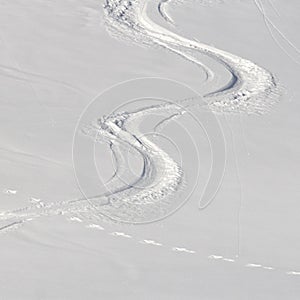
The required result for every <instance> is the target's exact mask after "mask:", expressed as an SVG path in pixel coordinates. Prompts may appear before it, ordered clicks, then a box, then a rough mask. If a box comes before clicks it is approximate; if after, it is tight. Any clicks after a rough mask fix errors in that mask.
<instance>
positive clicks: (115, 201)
mask: <svg viewBox="0 0 300 300" xmlns="http://www.w3.org/2000/svg"><path fill="white" fill-rule="evenodd" d="M162 2H164V5H166V3H167V2H166V1H164V0H163V1H148V0H136V1H127V0H107V1H106V3H105V5H104V10H105V14H106V23H107V25H108V29H109V30H110V32H111V33H113V34H114V35H116V36H117V37H119V38H126V39H129V40H131V41H134V42H136V43H138V44H143V45H159V46H162V47H163V48H166V49H168V50H171V51H173V52H175V53H176V54H180V55H181V56H182V57H184V58H185V59H187V60H189V61H191V62H193V63H196V64H197V65H199V67H201V68H202V69H204V70H205V72H206V74H207V79H211V78H213V73H212V71H211V70H210V69H209V68H208V67H206V66H204V65H203V64H202V63H201V61H199V59H197V57H193V55H192V54H191V53H193V51H200V52H201V53H204V54H206V55H208V56H210V57H212V58H214V59H215V60H217V61H218V62H220V63H221V64H223V65H224V66H225V67H226V68H227V69H228V70H229V72H230V73H231V75H232V79H231V81H230V83H229V84H227V85H226V86H225V87H224V88H222V89H219V90H217V91H212V92H211V93H209V94H207V95H204V99H205V100H206V102H207V104H208V106H209V107H210V109H211V110H213V111H218V112H238V113H240V112H243V113H247V114H251V113H253V114H261V113H264V112H265V111H267V109H268V108H269V107H270V106H271V105H272V104H273V103H274V102H276V101H277V99H278V95H279V92H278V91H279V89H278V85H277V83H276V80H275V78H274V76H273V75H272V74H271V73H270V72H268V71H267V70H265V69H263V68H261V67H259V66H258V65H256V64H254V63H253V62H251V61H249V60H246V59H243V58H240V57H238V56H235V55H233V54H230V53H227V52H225V51H222V50H218V49H216V48H213V47H211V46H208V45H205V44H202V43H199V42H195V41H191V40H189V39H186V38H184V37H182V36H180V35H178V34H176V33H174V32H171V31H169V30H167V29H165V28H163V27H161V26H159V25H157V24H156V23H154V22H153V21H152V20H151V19H150V18H149V16H148V15H147V9H148V8H149V6H153V5H154V6H155V8H156V9H157V10H158V12H159V14H160V15H162V11H161V9H162V6H161V5H162ZM152 8H153V7H152ZM163 18H164V19H165V20H166V16H163ZM191 50H192V51H191ZM182 100H183V99H182ZM179 103H182V101H179ZM198 104H199V103H198ZM194 105H195V106H197V101H195V102H194ZM155 110H156V111H165V112H166V117H168V116H170V115H171V112H170V111H172V113H174V111H175V113H177V114H180V113H182V112H183V110H182V109H179V108H178V106H177V105H175V104H173V105H172V104H170V105H168V106H159V107H156V108H155V107H151V108H144V109H143V110H141V111H140V112H135V113H131V114H130V113H126V114H123V115H122V113H121V114H119V115H118V116H110V117H107V118H106V119H102V120H101V122H100V123H99V125H100V126H99V127H98V129H97V130H98V134H100V135H102V136H103V137H106V138H107V141H108V142H109V143H111V144H112V145H113V147H114V148H116V149H118V150H117V151H115V152H114V154H116V153H118V152H119V153H121V152H122V150H121V148H120V147H121V144H126V145H127V146H129V147H131V148H134V149H135V150H136V151H137V153H139V155H141V156H142V157H143V160H144V169H143V173H142V175H141V176H140V178H139V179H137V181H136V182H134V183H133V184H127V185H125V186H124V183H123V185H122V183H120V182H119V184H121V185H120V186H119V187H117V188H111V189H110V193H109V194H107V195H106V197H107V199H108V202H107V203H106V204H105V205H103V203H102V204H101V208H100V210H101V211H102V212H103V213H105V214H107V215H108V216H109V217H112V218H113V219H116V220H119V221H125V222H133V223H140V222H147V221H150V220H156V219H160V218H162V217H164V216H166V215H168V210H169V212H170V211H171V208H172V205H171V204H170V202H169V201H170V196H171V195H174V194H175V193H176V192H177V190H178V189H179V188H180V184H181V183H182V182H183V171H182V170H181V169H180V167H179V166H178V165H177V164H176V162H175V161H173V159H172V158H171V157H170V156H169V155H168V154H167V153H165V152H164V151H163V150H162V149H160V148H159V146H157V145H155V144H154V143H152V142H150V141H149V140H148V139H147V138H146V137H144V138H142V139H137V136H139V135H140V133H139V130H138V123H139V121H137V120H138V119H140V118H143V117H144V116H146V115H149V114H151V113H152V112H153V111H155ZM137 115H138V116H137ZM129 124H130V126H129ZM121 156H122V155H120V157H121ZM116 161H118V162H119V163H120V164H122V159H117V157H116ZM123 164H124V161H123ZM119 168H120V169H122V167H121V166H119ZM123 169H124V166H123ZM141 183H142V185H141V187H142V188H141V189H136V185H137V184H141ZM114 184H116V186H118V182H117V181H115V182H114ZM95 203H97V200H96V201H95ZM100 203H101V202H100Z"/></svg>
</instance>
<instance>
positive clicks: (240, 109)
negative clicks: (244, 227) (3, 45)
mask: <svg viewBox="0 0 300 300" xmlns="http://www.w3.org/2000/svg"><path fill="white" fill-rule="evenodd" d="M168 2H169V1H168V0H164V1H160V2H159V1H154V2H151V4H150V1H138V0H136V1H125V0H106V3H105V5H104V11H105V15H106V25H107V28H108V30H109V31H110V32H111V33H112V34H113V35H114V36H116V37H118V38H124V37H126V38H127V39H129V40H131V41H133V42H136V43H138V44H143V45H148V46H149V45H150V46H151V45H159V46H160V47H162V48H164V49H166V50H168V51H171V52H174V53H176V54H178V55H180V56H182V57H183V58H184V59H186V60H187V61H190V62H192V63H194V64H197V65H198V66H199V68H201V69H203V70H204V71H205V72H206V75H207V76H206V77H207V78H206V79H207V81H208V80H213V78H214V74H213V72H212V71H211V70H210V69H209V68H207V67H206V66H204V65H203V64H202V62H201V61H199V60H198V59H197V58H196V57H193V55H191V53H193V51H196V52H200V53H202V54H205V55H207V56H209V57H211V58H213V59H214V60H216V61H217V62H219V63H220V64H222V65H223V66H224V68H226V69H227V70H228V71H229V72H230V73H231V75H232V80H231V81H230V82H229V84H227V85H226V86H224V87H223V88H222V89H219V90H217V91H214V92H211V93H209V94H206V95H204V98H205V100H206V102H207V107H209V108H210V109H211V110H212V111H213V112H216V113H238V114H240V113H246V114H263V113H266V112H268V111H269V109H270V107H272V105H273V104H275V103H276V102H277V101H278V98H279V96H280V91H281V89H280V86H279V84H278V82H277V80H276V78H275V77H274V75H273V74H271V73H270V72H268V71H267V70H265V69H263V68H261V67H260V66H258V65H256V64H255V63H253V62H251V61H249V60H246V59H243V58H240V57H238V56H236V55H233V54H230V53H228V52H226V51H223V50H219V49H216V48H214V47H211V46H208V45H205V44H203V43H200V42H198V41H195V40H189V39H186V38H185V37H183V36H180V35H177V34H176V33H175V32H171V31H169V30H167V29H166V28H163V27H161V26H159V25H158V24H156V23H154V22H153V21H152V20H151V19H150V17H149V16H148V15H147V9H148V6H149V5H156V6H157V9H158V13H159V14H160V15H161V17H162V18H163V19H164V20H165V21H166V22H168V23H171V24H173V23H174V22H173V20H172V18H171V17H170V16H169V15H168V14H167V13H166V5H167V3H168ZM154 3H155V4H154ZM187 52H188V53H189V54H187ZM18 69H19V68H18ZM18 71H20V70H18ZM71 88H73V87H71ZM178 103H179V104H180V105H176V104H163V105H158V106H152V107H146V108H143V109H141V110H139V111H135V112H131V113H128V112H126V113H117V114H114V115H109V116H106V117H102V118H100V119H99V120H98V121H97V123H96V124H95V125H93V126H91V128H90V131H89V132H88V133H87V134H88V135H91V136H92V137H93V138H99V137H100V138H101V139H102V140H104V141H106V142H107V143H109V145H110V147H111V149H112V151H113V154H114V157H115V158H116V161H117V162H118V164H117V169H116V173H115V174H114V175H113V177H112V178H111V179H110V180H109V182H108V185H109V186H110V190H109V192H107V193H105V194H104V195H102V196H98V197H95V198H93V199H89V200H90V202H87V201H85V200H86V199H76V200H72V201H71V200H68V201H65V202H60V203H55V202H54V203H51V204H44V202H43V201H42V200H41V199H39V198H35V197H32V198H31V199H30V203H31V205H30V206H27V207H24V208H21V209H17V210H14V211H10V212H2V213H0V222H4V223H5V222H8V223H6V224H5V225H3V226H2V227H0V232H7V231H8V230H10V229H11V228H14V227H18V226H20V225H22V224H24V223H26V222H29V221H32V220H34V219H36V218H38V217H41V216H46V215H66V216H67V219H68V220H69V221H72V222H79V223H82V224H84V225H85V227H86V228H87V229H89V230H98V231H99V230H100V231H101V232H105V233H107V234H109V235H111V236H113V237H114V238H126V239H130V240H132V241H134V242H136V243H139V244H143V245H147V246H150V247H160V248H164V249H168V250H169V251H172V252H176V253H178V255H179V254H182V255H183V254H186V255H189V254H193V255H197V254H198V253H201V252H200V251H199V250H197V249H190V248H189V247H186V246H182V245H181V246H178V245H173V246H166V245H164V244H163V243H162V242H160V241H154V240H151V239H143V240H139V239H136V238H135V237H133V236H131V235H129V234H126V233H124V232H110V231H108V230H106V229H105V228H104V227H102V226H100V225H98V224H94V223H86V222H85V220H84V217H82V216H84V214H85V213H86V214H87V215H88V218H87V219H91V218H92V217H96V218H98V219H100V221H101V220H103V219H105V216H107V217H108V219H112V220H115V221H119V222H125V223H134V224H136V223H143V222H145V220H147V218H148V217H149V216H150V217H151V218H152V219H156V218H157V219H159V218H161V217H162V216H164V215H165V214H166V211H168V210H170V207H171V203H170V196H171V195H173V196H174V194H176V192H177V191H178V190H179V189H180V187H181V185H182V183H183V170H181V168H180V166H179V165H178V164H177V162H175V161H174V160H173V159H172V158H171V157H170V156H169V155H168V154H167V153H166V152H165V151H163V150H162V149H160V148H159V147H158V146H157V145H156V144H154V143H153V142H151V141H150V140H149V139H147V138H146V137H142V138H137V136H139V133H140V132H139V123H140V122H141V120H142V119H143V118H144V117H145V116H148V115H150V114H161V115H163V116H164V117H165V122H168V120H170V119H172V118H173V116H176V117H177V116H180V114H182V113H183V112H184V108H183V107H184V105H186V100H181V101H178ZM192 103H193V105H194V106H195V107H196V106H197V99H194V100H193V102H192ZM188 105H191V101H188ZM162 124H163V122H161V123H160V124H158V125H157V126H158V127H159V126H161V125H162ZM158 127H157V128H158ZM122 147H126V148H128V147H130V148H131V149H133V150H134V151H135V152H136V153H138V155H141V156H142V158H143V160H144V168H143V172H142V174H141V176H140V177H139V178H137V179H136V180H135V182H133V183H132V184H128V185H125V186H124V185H123V186H122V185H120V181H119V180H118V178H117V176H116V174H117V173H118V172H120V171H121V172H122V171H123V172H125V171H124V170H125V169H126V168H124V165H123V166H122V164H124V162H123V159H122V150H121V149H122ZM137 187H138V188H137ZM3 192H4V193H5V194H7V195H10V196H13V195H15V194H16V193H17V191H16V190H11V189H6V190H4V191H3ZM83 200H84V201H83ZM95 208H97V209H96V210H95ZM207 259H209V260H210V261H211V262H215V261H217V262H220V263H221V262H224V263H239V261H240V259H239V258H237V259H233V258H231V257H223V256H222V255H216V254H212V255H210V256H208V257H207ZM243 266H244V267H245V268H256V269H264V270H268V271H276V270H279V271H280V269H277V268H276V267H273V266H264V265H263V264H258V263H253V262H247V263H246V264H244V265H243ZM281 271H282V270H281ZM285 273H286V274H287V275H293V276H295V275H299V274H300V273H299V272H298V271H295V270H288V271H285Z"/></svg>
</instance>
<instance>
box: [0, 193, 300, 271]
mask: <svg viewBox="0 0 300 300" xmlns="http://www.w3.org/2000/svg"><path fill="white" fill-rule="evenodd" d="M3 193H4V194H7V195H11V196H12V195H16V194H17V190H12V189H5V190H3ZM29 201H30V203H32V204H33V203H34V204H35V206H36V207H37V208H43V207H44V203H43V201H42V200H41V199H40V198H34V197H31V198H30V199H29ZM1 215H3V213H2V214H0V216H1ZM61 215H66V217H67V221H69V222H77V223H81V224H83V225H84V226H85V228H86V229H88V230H89V229H91V230H98V231H102V232H104V233H105V234H107V235H110V236H113V237H116V238H123V239H129V240H130V239H131V240H132V241H134V242H135V243H138V244H144V245H149V246H154V247H161V248H165V249H167V250H168V251H172V252H177V253H182V254H187V255H195V254H197V253H198V252H197V250H195V249H189V248H186V247H183V246H167V245H164V244H163V243H162V242H160V241H155V240H152V239H142V240H139V239H137V238H135V237H133V236H132V235H130V234H127V233H125V232H120V231H109V230H107V229H105V228H104V227H102V226H101V225H99V224H95V223H87V222H86V221H85V220H83V219H82V218H80V217H81V215H80V214H76V213H73V212H66V213H62V214H61ZM68 215H69V216H68ZM34 219H35V218H27V219H26V218H25V220H15V221H14V222H13V223H11V224H6V225H4V226H3V227H0V232H7V231H11V230H16V229H18V228H19V227H20V225H22V224H24V223H25V221H33V220H34ZM207 259H208V260H209V261H220V262H221V261H222V262H227V263H237V262H238V259H234V258H231V257H224V256H222V255H217V254H211V255H209V256H208V257H207ZM243 267H245V268H252V269H263V270H268V271H282V270H279V269H278V268H276V267H274V266H267V265H262V264H259V263H253V262H249V263H246V264H244V265H243ZM284 272H285V274H286V275H289V276H300V272H299V271H296V270H287V271H284Z"/></svg>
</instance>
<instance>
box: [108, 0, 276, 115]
mask: <svg viewBox="0 0 300 300" xmlns="http://www.w3.org/2000/svg"><path fill="white" fill-rule="evenodd" d="M162 3H164V5H167V3H168V2H166V1H165V0H162V1H161V0H160V1H159V0H154V1H149V0H135V1H128V0H106V3H105V5H104V10H105V13H106V23H107V25H108V28H109V29H110V32H112V33H113V34H115V35H117V36H118V37H122V38H124V37H126V38H127V39H131V40H132V41H136V42H138V43H143V44H148V45H149V44H150V45H151V44H156V45H160V46H162V47H164V48H166V49H168V50H171V51H174V52H176V53H177V54H180V55H181V56H183V57H185V58H186V59H187V60H190V61H192V62H193V63H197V64H198V65H199V66H200V67H201V68H203V67H204V66H203V64H202V63H201V62H200V61H199V60H198V59H197V58H196V57H192V56H191V53H192V52H191V50H193V51H194V50H196V51H199V52H201V53H203V54H206V55H208V56H210V57H212V58H214V59H215V60H217V61H218V62H220V63H221V64H223V65H224V66H225V67H226V68H227V70H228V71H229V72H230V73H231V75H232V80H231V82H230V84H228V85H226V86H225V87H224V88H222V89H220V90H217V91H212V92H211V93H209V94H207V95H204V98H205V99H206V101H207V103H208V104H209V106H210V108H211V109H212V110H213V111H218V112H239V113H240V112H243V113H247V114H263V113H265V112H266V111H268V109H269V108H270V107H271V106H272V105H273V104H274V103H276V102H277V101H278V98H279V95H280V88H279V85H278V83H277V81H276V79H275V77H274V75H273V74H271V73H270V72H269V71H267V70H265V69H263V68H262V67H260V66H258V65H257V64H255V63H253V62H251V61H249V60H247V59H244V58H241V57H238V56H236V55H233V54H231V53H228V52H226V51H223V50H219V49H216V48H214V47H211V46H209V45H205V44H203V43H199V42H197V41H192V40H189V39H187V38H185V37H182V36H180V35H178V34H176V33H174V32H171V31H170V30H167V29H166V28H163V27H161V26H159V25H158V24H156V23H154V22H153V21H152V20H151V19H150V17H149V16H148V14H147V10H148V9H149V7H150V6H151V8H153V5H155V6H156V7H157V10H159V13H160V14H161V5H162ZM204 68H205V69H206V71H207V72H209V73H211V71H210V70H209V69H208V68H207V67H204ZM208 76H210V77H212V74H208Z"/></svg>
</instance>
